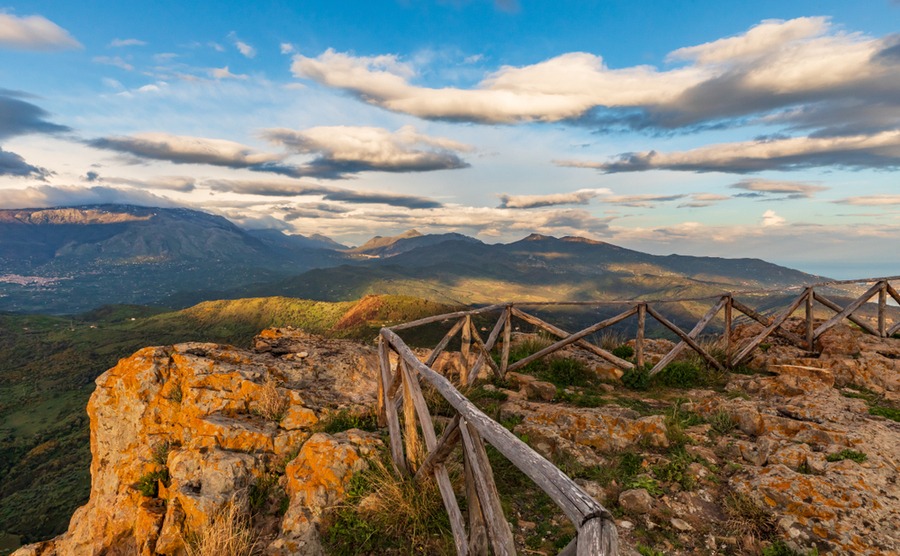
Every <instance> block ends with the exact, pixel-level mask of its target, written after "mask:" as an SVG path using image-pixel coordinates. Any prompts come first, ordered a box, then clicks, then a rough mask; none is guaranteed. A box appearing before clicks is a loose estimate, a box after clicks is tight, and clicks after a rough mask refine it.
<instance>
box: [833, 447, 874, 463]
mask: <svg viewBox="0 0 900 556" xmlns="http://www.w3.org/2000/svg"><path fill="white" fill-rule="evenodd" d="M845 459H849V460H851V461H855V462H856V463H862V462H864V461H866V460H867V459H869V456H867V455H866V454H864V453H862V452H857V451H856V450H841V451H840V452H835V453H833V454H828V455H827V456H825V460H826V461H831V462H835V461H844V460H845Z"/></svg>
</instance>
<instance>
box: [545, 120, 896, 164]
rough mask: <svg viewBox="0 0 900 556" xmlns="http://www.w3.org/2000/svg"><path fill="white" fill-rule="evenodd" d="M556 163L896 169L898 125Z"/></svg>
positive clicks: (558, 162)
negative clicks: (887, 128)
mask: <svg viewBox="0 0 900 556" xmlns="http://www.w3.org/2000/svg"><path fill="white" fill-rule="evenodd" d="M556 164H558V165H559V166H568V167H574V168H594V169H597V170H601V171H603V172H607V173H614V172H638V171H644V170H654V169H657V170H688V171H694V172H733V173H739V174H740V173H749V172H759V171H763V170H798V169H802V168H811V167H817V166H840V167H848V168H866V167H875V168H897V167H900V130H891V131H883V132H879V133H875V134H872V135H854V136H843V137H791V138H786V139H774V140H758V141H743V142H737V143H719V144H713V145H708V146H705V147H699V148H697V149H693V150H689V151H682V152H669V153H660V152H656V151H646V152H640V153H624V154H621V155H619V156H618V157H616V158H615V159H613V160H612V161H609V162H591V161H573V160H561V161H556Z"/></svg>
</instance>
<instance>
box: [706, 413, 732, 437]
mask: <svg viewBox="0 0 900 556" xmlns="http://www.w3.org/2000/svg"><path fill="white" fill-rule="evenodd" d="M709 424H710V426H712V430H714V431H715V432H717V433H719V434H721V435H723V436H724V435H726V434H728V433H730V432H731V431H733V430H734V429H735V427H737V425H736V424H735V423H734V421H733V420H732V419H731V415H730V414H729V413H728V412H727V411H725V410H724V409H720V410H719V411H717V412H715V413H713V415H712V417H710V418H709Z"/></svg>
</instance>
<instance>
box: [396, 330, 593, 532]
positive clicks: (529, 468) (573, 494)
mask: <svg viewBox="0 0 900 556" xmlns="http://www.w3.org/2000/svg"><path fill="white" fill-rule="evenodd" d="M381 334H382V336H383V337H384V339H385V340H386V341H387V343H389V344H390V345H392V346H393V347H394V349H395V350H397V352H398V353H399V354H400V356H401V357H402V358H403V359H404V360H406V361H407V363H408V364H409V365H410V366H412V367H413V369H414V370H416V371H418V373H419V374H420V375H421V376H422V378H424V379H425V380H426V381H427V382H428V383H429V384H431V385H432V386H433V387H434V388H435V389H436V390H437V391H438V392H439V393H440V394H441V395H442V396H443V397H444V399H445V400H447V402H448V403H449V404H450V405H451V406H453V408H454V409H456V411H458V412H459V413H460V416H461V417H462V418H463V419H465V420H466V421H467V422H468V423H469V424H470V425H472V426H474V427H475V429H476V430H477V431H478V433H479V434H480V435H481V436H482V437H483V438H484V439H485V440H487V441H488V442H490V443H491V445H493V446H494V447H495V448H496V449H497V450H498V451H499V452H500V453H501V454H503V455H504V456H505V457H506V458H507V459H509V460H510V461H511V462H512V463H513V464H514V465H515V466H516V467H517V468H519V470H520V471H522V473H524V474H525V475H526V476H528V477H529V478H530V479H531V480H532V481H534V482H535V483H536V484H537V485H538V486H539V487H540V488H541V489H542V490H543V491H544V492H545V493H547V495H548V496H549V497H550V498H551V499H552V500H553V501H554V502H555V503H556V505H557V506H559V507H560V509H561V510H562V511H563V512H564V513H565V514H566V515H567V516H568V517H569V519H571V520H572V522H573V523H576V524H578V523H581V522H582V521H583V520H584V519H585V518H586V517H588V516H591V515H601V514H602V515H605V516H610V517H611V514H610V513H609V511H608V510H606V509H605V508H604V507H603V506H601V505H600V504H599V503H598V502H597V501H596V500H594V499H593V498H591V496H590V495H589V494H587V493H586V492H585V491H584V490H583V489H582V488H581V487H580V486H578V485H577V484H576V483H575V482H574V481H572V480H571V479H570V478H569V477H567V476H566V475H565V474H564V473H563V472H562V471H560V470H559V469H558V468H557V467H556V466H554V465H553V464H552V463H550V462H549V461H547V460H546V459H545V458H544V457H543V456H541V455H540V454H538V453H537V452H535V451H534V450H533V449H531V447H530V446H528V445H527V444H525V443H524V442H522V441H521V440H520V439H519V438H518V437H516V435H514V434H513V433H511V432H510V431H509V430H507V429H506V428H504V427H503V426H502V425H501V424H500V423H498V422H496V421H494V420H493V419H491V418H490V417H488V416H487V415H485V414H484V413H483V412H482V411H481V410H479V409H478V408H477V407H475V405H474V404H473V403H472V402H471V401H469V400H468V399H466V397H465V396H463V395H462V394H461V393H460V392H459V391H458V390H456V388H454V387H453V385H452V384H451V383H450V381H449V380H447V379H446V378H445V377H443V376H441V375H440V374H439V373H437V372H435V371H434V370H432V369H431V368H429V367H427V366H425V365H424V364H423V363H422V362H421V361H419V360H418V359H417V358H416V356H415V354H414V353H413V352H412V350H411V349H409V347H408V346H407V345H406V344H404V343H403V340H402V339H400V337H399V336H397V334H396V333H394V332H393V331H392V330H390V329H387V328H384V329H382V330H381Z"/></svg>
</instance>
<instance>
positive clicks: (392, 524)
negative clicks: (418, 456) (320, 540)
mask: <svg viewBox="0 0 900 556" xmlns="http://www.w3.org/2000/svg"><path fill="white" fill-rule="evenodd" d="M451 474H452V473H451ZM330 521H331V522H330V524H329V526H328V527H327V529H326V533H325V539H324V540H325V544H326V549H327V552H328V553H329V554H335V555H338V556H343V555H348V556H349V555H351V554H413V553H415V554H435V555H443V554H448V555H449V554H455V550H454V549H453V540H452V536H451V534H450V523H449V520H448V517H447V512H446V511H445V510H444V505H443V503H442V501H441V495H440V492H439V491H438V489H437V485H436V484H435V483H434V481H430V480H427V481H424V482H422V481H416V480H415V479H412V478H400V477H397V476H395V474H394V473H393V471H392V470H391V469H390V467H389V464H388V463H386V462H385V461H382V460H381V459H377V458H376V459H373V460H371V461H370V462H369V469H367V470H365V471H362V472H360V473H357V474H356V475H354V477H353V479H351V481H350V484H349V485H348V488H347V499H346V500H345V503H344V504H343V505H341V506H339V507H338V508H336V512H335V514H334V515H333V517H332V519H331V520H330Z"/></svg>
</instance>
